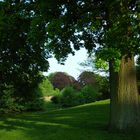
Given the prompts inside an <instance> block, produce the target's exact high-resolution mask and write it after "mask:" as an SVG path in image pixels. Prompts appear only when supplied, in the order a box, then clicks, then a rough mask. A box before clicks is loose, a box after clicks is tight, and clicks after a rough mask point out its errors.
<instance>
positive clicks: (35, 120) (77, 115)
mask: <svg viewBox="0 0 140 140" xmlns="http://www.w3.org/2000/svg"><path fill="white" fill-rule="evenodd" d="M108 115H109V105H108V104H102V105H93V104H89V105H86V106H84V105H83V106H79V107H74V108H69V109H63V110H56V111H52V112H40V113H23V114H19V115H15V116H7V117H2V118H0V120H1V123H0V130H5V131H6V132H9V131H13V130H15V131H22V132H23V133H24V134H25V135H26V140H28V139H32V140H40V139H43V140H92V139H93V140H96V139H97V140H98V139H101V140H104V139H108V138H109V139H112V138H118V140H119V138H121V137H123V138H124V140H125V137H126V135H123V134H119V135H118V134H109V133H108V131H107V124H108V119H109V116H108ZM131 137H132V138H133V139H134V136H129V137H126V140H131V139H130V138H131ZM135 139H137V138H135ZM11 140H12V138H11ZM116 140H117V139H116ZM121 140H123V139H121Z"/></svg>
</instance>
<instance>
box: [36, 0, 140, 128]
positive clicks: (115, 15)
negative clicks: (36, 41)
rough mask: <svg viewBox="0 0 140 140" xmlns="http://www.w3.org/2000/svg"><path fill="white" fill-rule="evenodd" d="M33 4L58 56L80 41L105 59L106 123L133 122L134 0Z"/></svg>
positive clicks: (49, 44) (136, 9) (135, 110)
mask: <svg viewBox="0 0 140 140" xmlns="http://www.w3.org/2000/svg"><path fill="white" fill-rule="evenodd" d="M36 5H38V6H37V7H38V9H40V13H41V14H42V15H43V17H44V19H45V21H46V34H47V39H46V47H47V48H48V49H49V50H50V51H51V52H53V53H54V54H55V57H56V58H57V59H58V60H59V61H61V60H64V59H65V58H66V56H67V55H68V54H69V53H73V48H74V49H76V50H78V49H79V48H80V47H85V48H86V49H88V50H89V52H93V51H95V53H96V54H97V57H98V58H102V59H104V60H105V61H108V62H109V65H110V68H109V69H110V87H111V113H110V128H111V129H112V128H113V129H119V130H124V129H127V128H131V127H135V126H136V124H138V122H139V119H138V91H137V84H136V74H135V65H134V56H135V55H136V54H137V53H138V52H139V45H140V44H139V41H138V40H139V38H140V35H139V31H140V25H139V20H140V19H139V18H140V14H139V8H140V6H139V1H137V0H114V1H111V0H57V1H53V0H47V1H45V0H42V1H36ZM71 44H73V48H72V47H71V46H72V45H71Z"/></svg>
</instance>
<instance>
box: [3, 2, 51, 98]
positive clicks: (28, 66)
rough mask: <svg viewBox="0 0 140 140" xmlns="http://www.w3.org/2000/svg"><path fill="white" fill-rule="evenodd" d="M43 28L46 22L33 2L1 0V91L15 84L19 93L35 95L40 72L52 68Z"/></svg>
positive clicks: (18, 94)
mask: <svg viewBox="0 0 140 140" xmlns="http://www.w3.org/2000/svg"><path fill="white" fill-rule="evenodd" d="M33 18H34V20H33ZM40 18H41V17H40ZM34 25H36V27H35V26H34ZM33 27H34V28H33ZM43 28H44V24H43V23H42V22H39V21H37V20H36V19H35V12H34V7H33V6H32V2H30V1H24V0H23V1H21V0H3V1H0V89H1V92H2V90H3V88H4V87H6V86H5V85H12V86H13V87H14V89H15V93H16V95H15V96H21V97H26V98H28V99H29V98H32V96H34V95H33V89H34V88H35V87H36V86H37V84H38V82H39V81H40V79H41V75H40V74H39V72H40V71H46V70H47V69H48V62H47V58H48V54H47V53H45V47H44V37H45V35H46V33H45V31H44V30H43ZM29 93H30V95H29Z"/></svg>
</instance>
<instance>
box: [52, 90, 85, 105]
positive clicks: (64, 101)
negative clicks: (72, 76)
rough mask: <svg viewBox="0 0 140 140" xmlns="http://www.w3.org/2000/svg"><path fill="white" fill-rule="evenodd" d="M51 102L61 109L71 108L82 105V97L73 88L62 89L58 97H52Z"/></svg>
mask: <svg viewBox="0 0 140 140" xmlns="http://www.w3.org/2000/svg"><path fill="white" fill-rule="evenodd" d="M51 100H52V102H53V103H59V104H60V105H61V106H62V107H72V106H76V105H80V104H83V103H84V98H83V95H82V94H81V93H80V92H78V91H77V90H75V89H74V88H73V87H66V88H64V89H63V90H62V91H61V94H60V95H59V96H58V95H57V96H54V97H53V98H52V99H51Z"/></svg>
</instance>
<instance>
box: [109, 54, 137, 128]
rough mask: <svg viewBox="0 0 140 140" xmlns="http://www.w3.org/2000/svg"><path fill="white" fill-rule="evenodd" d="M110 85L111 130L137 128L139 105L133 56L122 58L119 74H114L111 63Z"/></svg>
mask: <svg viewBox="0 0 140 140" xmlns="http://www.w3.org/2000/svg"><path fill="white" fill-rule="evenodd" d="M110 83H111V84H110V90H111V103H110V129H111V130H114V129H117V130H126V129H130V128H134V127H137V124H138V121H139V113H138V112H139V110H138V107H139V105H138V90H137V82H136V70H135V63H134V57H133V56H131V57H129V58H128V57H126V56H123V57H122V59H121V64H120V69H119V72H114V70H113V64H112V62H110Z"/></svg>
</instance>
